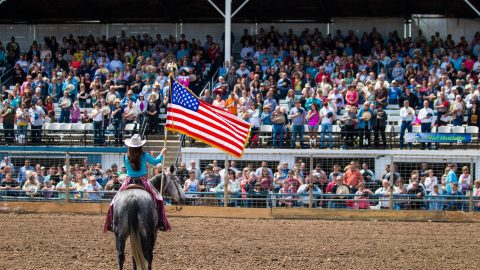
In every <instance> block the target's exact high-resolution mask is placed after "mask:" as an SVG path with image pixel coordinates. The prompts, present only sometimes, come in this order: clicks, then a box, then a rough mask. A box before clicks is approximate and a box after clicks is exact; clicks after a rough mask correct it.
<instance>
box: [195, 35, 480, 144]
mask: <svg viewBox="0 0 480 270" xmlns="http://www.w3.org/2000/svg"><path fill="white" fill-rule="evenodd" d="M473 34H474V33H472V35H473ZM240 42H241V43H242V44H243V49H242V51H241V54H240V56H241V59H240V60H241V62H240V64H238V65H237V64H236V63H235V62H232V61H230V62H226V63H225V66H224V67H223V68H222V69H221V71H220V74H221V77H220V78H219V82H218V84H217V85H216V86H214V87H213V88H214V89H213V90H212V91H206V92H205V93H204V95H203V96H202V99H203V100H205V101H207V102H209V103H212V104H213V105H215V106H219V107H222V108H225V110H227V111H229V112H231V113H233V114H238V116H239V117H241V118H243V119H245V120H246V121H249V122H250V123H251V124H252V126H253V128H252V130H253V131H259V130H260V127H261V126H267V125H268V126H272V140H271V144H272V146H274V147H292V148H294V147H296V138H297V137H299V139H300V146H301V147H321V148H326V147H329V148H332V147H333V143H332V126H333V125H335V124H338V125H339V126H341V129H342V132H343V133H342V136H343V138H344V140H345V144H344V147H345V148H351V147H354V146H355V147H360V148H362V147H371V146H375V147H379V146H383V147H385V146H386V138H385V137H386V136H385V130H386V127H387V120H388V117H389V115H388V113H387V111H386V109H388V111H390V112H391V110H400V112H399V115H400V120H399V121H398V124H399V125H400V133H401V136H400V147H401V148H403V147H404V143H403V142H404V134H405V132H406V131H409V132H411V131H412V126H413V125H419V126H421V131H422V132H431V130H432V126H434V125H436V126H441V125H447V124H451V125H455V126H460V125H463V124H467V125H470V126H477V127H478V126H479V125H480V122H479V118H478V115H479V110H478V104H479V101H480V100H479V92H478V91H479V90H478V89H477V86H478V82H479V76H478V73H479V72H480V58H479V57H478V56H479V53H480V32H477V33H475V34H474V35H473V38H472V39H471V40H469V41H467V40H466V38H465V37H462V38H461V39H460V40H457V41H454V40H453V39H452V36H451V35H448V36H447V37H441V36H440V34H439V33H435V34H434V35H432V36H431V37H426V36H424V34H423V32H422V31H421V30H419V31H418V33H417V35H416V36H414V37H412V38H406V39H402V38H400V37H399V35H398V33H397V32H396V31H393V32H391V33H389V34H388V35H387V36H382V34H380V33H379V32H378V31H376V29H375V28H373V29H372V31H371V32H370V33H367V32H365V33H363V34H362V35H361V36H357V35H356V33H355V32H354V31H348V33H346V34H344V33H342V32H341V31H340V30H337V31H336V33H334V34H332V35H322V33H321V32H319V31H318V29H315V30H313V31H311V30H310V29H305V30H304V31H302V32H301V33H294V32H293V31H292V30H289V31H288V32H286V33H283V34H282V33H280V32H278V30H276V29H275V28H274V27H273V26H272V27H271V28H270V31H266V30H264V29H261V30H260V32H259V33H258V35H250V34H249V33H248V31H247V30H245V32H244V34H243V36H242V37H241V40H240ZM397 115H398V114H397ZM464 116H468V117H467V118H468V119H467V120H466V121H464ZM305 125H307V127H305ZM306 129H308V132H309V133H308V136H309V146H305V145H303V137H304V135H305V132H306ZM287 133H288V135H286V134H287ZM319 133H320V134H321V138H317V136H318V134H319ZM372 133H373V134H372ZM372 135H373V136H372ZM372 137H373V140H372ZM327 138H328V139H327ZM256 140H258V138H257V137H256V136H255V135H254V136H252V142H251V143H252V144H255V143H257V141H256ZM287 141H288V142H287ZM354 144H355V145H354ZM408 146H409V147H411V145H408ZM422 148H425V146H422Z"/></svg>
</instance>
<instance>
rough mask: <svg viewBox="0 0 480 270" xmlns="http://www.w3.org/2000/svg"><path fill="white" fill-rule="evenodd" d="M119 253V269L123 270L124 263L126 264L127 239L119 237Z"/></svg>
mask: <svg viewBox="0 0 480 270" xmlns="http://www.w3.org/2000/svg"><path fill="white" fill-rule="evenodd" d="M117 252H118V269H119V270H122V269H123V263H124V262H125V238H124V237H123V236H120V235H117Z"/></svg>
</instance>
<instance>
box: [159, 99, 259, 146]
mask: <svg viewBox="0 0 480 270" xmlns="http://www.w3.org/2000/svg"><path fill="white" fill-rule="evenodd" d="M171 108H175V109H180V108H183V109H184V110H188V109H185V108H184V107H182V106H180V105H170V104H169V105H168V108H167V113H168V112H169V111H170V109H171ZM188 111H190V110H188ZM191 114H198V115H199V116H202V117H204V118H205V119H208V121H210V122H215V123H217V124H218V125H219V126H221V127H223V128H228V129H229V130H231V131H232V132H234V133H236V134H238V135H239V136H240V137H241V138H243V137H246V136H248V132H249V130H250V126H249V127H248V128H247V129H240V128H239V127H238V125H235V124H233V123H231V121H230V120H228V119H225V118H223V117H222V116H221V115H219V114H217V113H215V112H214V111H212V110H210V109H209V108H205V107H202V106H201V105H200V106H199V109H198V111H197V112H194V111H191Z"/></svg>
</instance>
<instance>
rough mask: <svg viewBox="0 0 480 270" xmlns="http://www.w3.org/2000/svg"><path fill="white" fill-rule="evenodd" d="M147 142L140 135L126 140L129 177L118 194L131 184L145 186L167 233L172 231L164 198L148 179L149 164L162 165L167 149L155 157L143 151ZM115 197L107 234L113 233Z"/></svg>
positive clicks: (108, 215) (126, 165)
mask: <svg viewBox="0 0 480 270" xmlns="http://www.w3.org/2000/svg"><path fill="white" fill-rule="evenodd" d="M146 142H147V140H142V138H141V137H140V135H139V134H134V135H133V136H132V137H131V138H129V139H125V145H126V146H127V147H128V152H127V154H126V155H125V157H124V162H125V167H126V168H127V176H126V178H125V181H124V182H123V184H122V186H121V187H120V189H119V190H118V193H120V192H122V191H124V190H125V189H127V186H128V185H130V184H136V185H141V186H143V187H144V188H145V190H146V191H147V192H148V193H150V195H152V198H153V199H154V201H155V202H156V205H157V211H158V224H159V226H158V227H159V229H160V230H162V231H166V230H169V229H170V225H169V223H168V220H167V218H166V215H165V208H164V206H163V198H162V196H161V195H160V193H158V191H157V190H156V189H155V188H154V187H153V186H152V184H150V182H149V181H148V179H147V163H148V164H151V165H157V164H159V163H161V162H162V161H163V158H164V156H165V154H166V152H167V149H166V148H163V149H162V152H161V153H160V154H159V155H158V156H157V157H153V156H152V155H150V154H149V153H146V152H144V151H143V148H142V146H143V145H144V144H145V143H146ZM152 154H153V152H152ZM118 193H117V195H118ZM115 197H116V196H115ZM115 197H114V198H113V200H112V203H111V204H110V208H109V209H108V213H107V218H106V220H105V224H104V231H105V232H106V231H112V218H113V202H114V201H115Z"/></svg>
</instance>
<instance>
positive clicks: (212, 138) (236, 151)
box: [166, 120, 243, 154]
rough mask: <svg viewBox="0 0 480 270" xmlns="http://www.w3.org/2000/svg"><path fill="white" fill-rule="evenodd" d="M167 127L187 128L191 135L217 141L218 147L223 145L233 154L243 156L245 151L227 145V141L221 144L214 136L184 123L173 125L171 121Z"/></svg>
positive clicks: (168, 121)
mask: <svg viewBox="0 0 480 270" xmlns="http://www.w3.org/2000/svg"><path fill="white" fill-rule="evenodd" d="M166 123H167V125H172V126H173V127H175V126H178V127H182V128H185V129H188V130H189V131H190V133H192V134H193V135H196V136H195V137H197V138H201V137H204V138H208V139H210V140H212V141H216V142H218V143H217V144H218V145H223V146H224V147H227V148H229V149H230V151H231V152H235V153H239V154H241V153H242V150H243V147H242V148H238V147H236V146H234V145H231V144H230V143H227V142H225V141H221V143H220V142H219V140H218V139H217V138H215V137H214V136H212V135H210V134H207V133H205V132H203V131H201V130H198V129H192V128H191V126H189V125H187V124H184V123H182V122H175V123H172V121H170V120H167V122H166Z"/></svg>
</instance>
